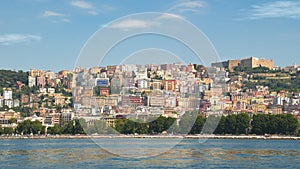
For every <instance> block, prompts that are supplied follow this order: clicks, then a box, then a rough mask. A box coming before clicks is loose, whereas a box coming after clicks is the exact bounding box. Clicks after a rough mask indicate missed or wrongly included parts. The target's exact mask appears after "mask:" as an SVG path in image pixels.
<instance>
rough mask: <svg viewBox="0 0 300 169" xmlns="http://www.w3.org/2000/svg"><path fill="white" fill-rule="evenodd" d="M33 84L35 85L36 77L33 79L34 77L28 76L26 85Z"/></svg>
mask: <svg viewBox="0 0 300 169" xmlns="http://www.w3.org/2000/svg"><path fill="white" fill-rule="evenodd" d="M35 85H36V79H35V77H31V76H28V86H29V87H33V86H35Z"/></svg>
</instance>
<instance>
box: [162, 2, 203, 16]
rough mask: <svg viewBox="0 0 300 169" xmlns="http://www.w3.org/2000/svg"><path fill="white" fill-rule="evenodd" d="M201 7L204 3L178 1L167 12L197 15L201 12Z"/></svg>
mask: <svg viewBox="0 0 300 169" xmlns="http://www.w3.org/2000/svg"><path fill="white" fill-rule="evenodd" d="M203 7H204V3H203V2H202V1H180V2H178V3H177V4H175V5H173V6H172V7H171V8H169V10H168V11H178V12H180V13H183V12H192V13H198V12H200V11H201V10H202V8H203Z"/></svg>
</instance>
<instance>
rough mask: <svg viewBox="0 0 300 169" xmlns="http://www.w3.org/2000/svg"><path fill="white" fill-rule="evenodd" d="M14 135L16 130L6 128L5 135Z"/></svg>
mask: <svg viewBox="0 0 300 169" xmlns="http://www.w3.org/2000/svg"><path fill="white" fill-rule="evenodd" d="M13 133H14V129H13V128H12V127H4V128H3V134H8V135H12V134H13Z"/></svg>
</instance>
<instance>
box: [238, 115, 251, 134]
mask: <svg viewBox="0 0 300 169" xmlns="http://www.w3.org/2000/svg"><path fill="white" fill-rule="evenodd" d="M235 127H236V129H235V134H247V132H248V128H249V127H250V116H249V115H248V114H246V113H240V114H237V115H236V126H235Z"/></svg>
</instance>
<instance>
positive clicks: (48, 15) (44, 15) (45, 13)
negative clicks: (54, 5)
mask: <svg viewBox="0 0 300 169" xmlns="http://www.w3.org/2000/svg"><path fill="white" fill-rule="evenodd" d="M50 16H57V17H60V16H66V15H65V14H62V13H58V12H54V11H45V12H44V13H43V17H50Z"/></svg>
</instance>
